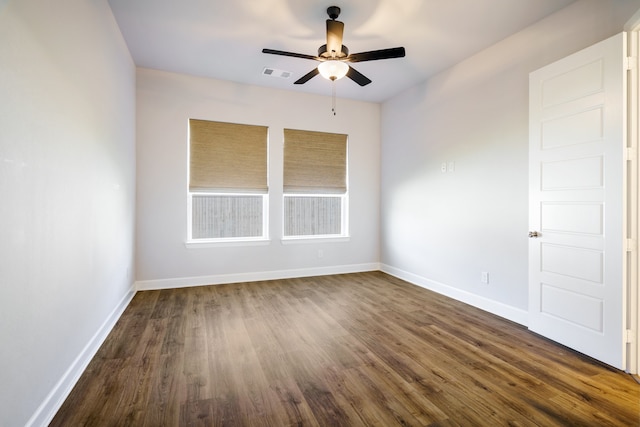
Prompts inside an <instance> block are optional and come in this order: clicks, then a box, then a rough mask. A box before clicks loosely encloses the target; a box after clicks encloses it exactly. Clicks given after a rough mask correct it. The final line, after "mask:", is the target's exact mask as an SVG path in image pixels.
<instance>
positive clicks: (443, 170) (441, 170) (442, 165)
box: [440, 162, 447, 173]
mask: <svg viewBox="0 0 640 427" xmlns="http://www.w3.org/2000/svg"><path fill="white" fill-rule="evenodd" d="M440 172H442V173H447V162H442V164H441V165H440Z"/></svg>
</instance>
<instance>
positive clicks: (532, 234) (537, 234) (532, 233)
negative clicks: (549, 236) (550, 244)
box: [529, 231, 540, 239]
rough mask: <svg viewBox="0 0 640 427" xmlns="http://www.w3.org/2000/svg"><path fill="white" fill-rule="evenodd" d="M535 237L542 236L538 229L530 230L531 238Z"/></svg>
mask: <svg viewBox="0 0 640 427" xmlns="http://www.w3.org/2000/svg"><path fill="white" fill-rule="evenodd" d="M535 237H540V233H538V232H537V231H530V232H529V238H532V239H533V238H535Z"/></svg>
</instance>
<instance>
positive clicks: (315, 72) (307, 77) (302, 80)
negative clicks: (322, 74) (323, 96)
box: [293, 67, 319, 85]
mask: <svg viewBox="0 0 640 427" xmlns="http://www.w3.org/2000/svg"><path fill="white" fill-rule="evenodd" d="M318 73H319V71H318V68H317V67H316V68H314V69H313V70H311V71H309V72H308V73H307V74H305V75H304V76H302V77H300V78H299V79H298V80H296V81H295V82H293V84H294V85H301V84H305V83H306V82H308V81H309V80H311V79H312V78H314V77H315V76H317V75H318Z"/></svg>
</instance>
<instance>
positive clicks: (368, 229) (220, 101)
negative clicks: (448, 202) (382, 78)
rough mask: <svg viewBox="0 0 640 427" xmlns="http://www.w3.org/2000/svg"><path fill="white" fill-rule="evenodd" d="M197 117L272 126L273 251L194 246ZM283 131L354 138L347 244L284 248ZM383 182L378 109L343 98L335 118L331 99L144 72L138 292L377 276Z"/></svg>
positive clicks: (139, 124) (140, 82)
mask: <svg viewBox="0 0 640 427" xmlns="http://www.w3.org/2000/svg"><path fill="white" fill-rule="evenodd" d="M258 72H259V71H258ZM264 78H272V77H267V76H265V77H264ZM341 84H353V83H352V82H351V81H348V80H345V81H339V82H338V88H337V89H338V93H339V90H340V86H339V85H341ZM327 94H328V95H330V94H331V85H330V83H329V82H327ZM189 118H197V119H205V120H216V121H226V122H234V123H245V124H255V125H265V126H268V127H269V138H270V139H269V156H270V157H269V161H270V163H269V168H270V180H269V188H270V203H269V219H270V221H269V227H270V234H271V238H272V240H271V242H270V244H268V245H266V246H224V247H209V248H186V247H185V241H186V238H187V149H188V145H187V124H188V119H189ZM283 128H293V129H306V130H314V131H324V132H336V133H346V134H348V135H349V190H350V221H351V223H350V232H351V233H350V234H351V237H350V240H349V241H348V242H319V243H313V244H287V245H283V244H282V243H281V241H280V236H281V235H282V225H281V222H282V214H281V212H282V201H281V199H282V129H283ZM379 183H380V105H379V104H373V103H364V102H355V101H348V100H342V99H338V101H337V115H336V116H333V115H332V114H331V98H330V96H329V97H323V96H317V95H307V94H297V93H292V92H285V91H278V90H272V89H266V88H260V87H255V86H246V85H239V84H235V83H230V82H223V81H219V80H211V79H205V78H199V77H192V76H186V75H179V74H172V73H166V72H160V71H155V70H149V69H139V70H138V73H137V186H138V187H137V188H138V190H137V226H136V228H137V234H136V236H137V240H136V241H137V247H136V274H137V285H138V289H147V288H159V287H174V286H184V285H194V284H208V283H219V282H231V281H243V280H259V279H268V278H276V277H288V276H300V275H306V274H322V273H334V272H341V271H357V270H367V269H377V268H378V264H377V263H378V261H379V227H378V226H379V205H380V203H379V200H380V194H379V193H380V184H379ZM319 249H320V250H322V251H323V256H322V257H321V258H320V257H319V256H318V250H319Z"/></svg>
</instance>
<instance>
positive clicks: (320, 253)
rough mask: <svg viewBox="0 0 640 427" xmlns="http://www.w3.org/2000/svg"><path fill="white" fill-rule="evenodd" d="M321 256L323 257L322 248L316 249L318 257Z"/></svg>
mask: <svg viewBox="0 0 640 427" xmlns="http://www.w3.org/2000/svg"><path fill="white" fill-rule="evenodd" d="M322 257H324V250H323V249H318V258H322Z"/></svg>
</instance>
